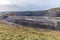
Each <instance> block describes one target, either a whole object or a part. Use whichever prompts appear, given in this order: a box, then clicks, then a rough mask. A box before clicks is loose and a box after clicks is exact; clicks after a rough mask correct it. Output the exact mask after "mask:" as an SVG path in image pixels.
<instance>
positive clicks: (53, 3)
mask: <svg viewBox="0 0 60 40" xmlns="http://www.w3.org/2000/svg"><path fill="white" fill-rule="evenodd" d="M7 1H9V2H10V4H11V5H10V4H8V5H7V6H6V5H5V7H2V6H1V7H0V9H2V10H43V9H49V8H54V7H60V1H59V0H7Z"/></svg>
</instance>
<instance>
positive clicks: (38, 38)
mask: <svg viewBox="0 0 60 40" xmlns="http://www.w3.org/2000/svg"><path fill="white" fill-rule="evenodd" d="M59 34H60V32H59V31H53V30H47V29H45V30H44V29H35V28H29V27H23V26H20V27H18V26H15V25H8V24H5V23H4V22H1V21H0V40H60V35H59Z"/></svg>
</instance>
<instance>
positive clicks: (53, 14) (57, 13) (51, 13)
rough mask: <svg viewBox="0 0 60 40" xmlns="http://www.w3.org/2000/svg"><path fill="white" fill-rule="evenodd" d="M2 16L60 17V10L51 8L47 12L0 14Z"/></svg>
mask: <svg viewBox="0 0 60 40" xmlns="http://www.w3.org/2000/svg"><path fill="white" fill-rule="evenodd" d="M1 13H2V14H3V15H8V16H48V17H60V8H51V9H48V10H40V11H18V12H15V11H14V12H1Z"/></svg>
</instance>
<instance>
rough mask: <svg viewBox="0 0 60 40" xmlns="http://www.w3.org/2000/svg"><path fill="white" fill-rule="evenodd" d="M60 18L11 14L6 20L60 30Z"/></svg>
mask: <svg viewBox="0 0 60 40" xmlns="http://www.w3.org/2000/svg"><path fill="white" fill-rule="evenodd" d="M59 19H60V18H59V17H39V16H37V17H36V16H9V17H8V18H6V19H4V21H6V22H8V23H15V24H18V25H23V26H30V27H35V28H44V29H55V30H56V29H57V30H60V27H59V26H60V20H59Z"/></svg>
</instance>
